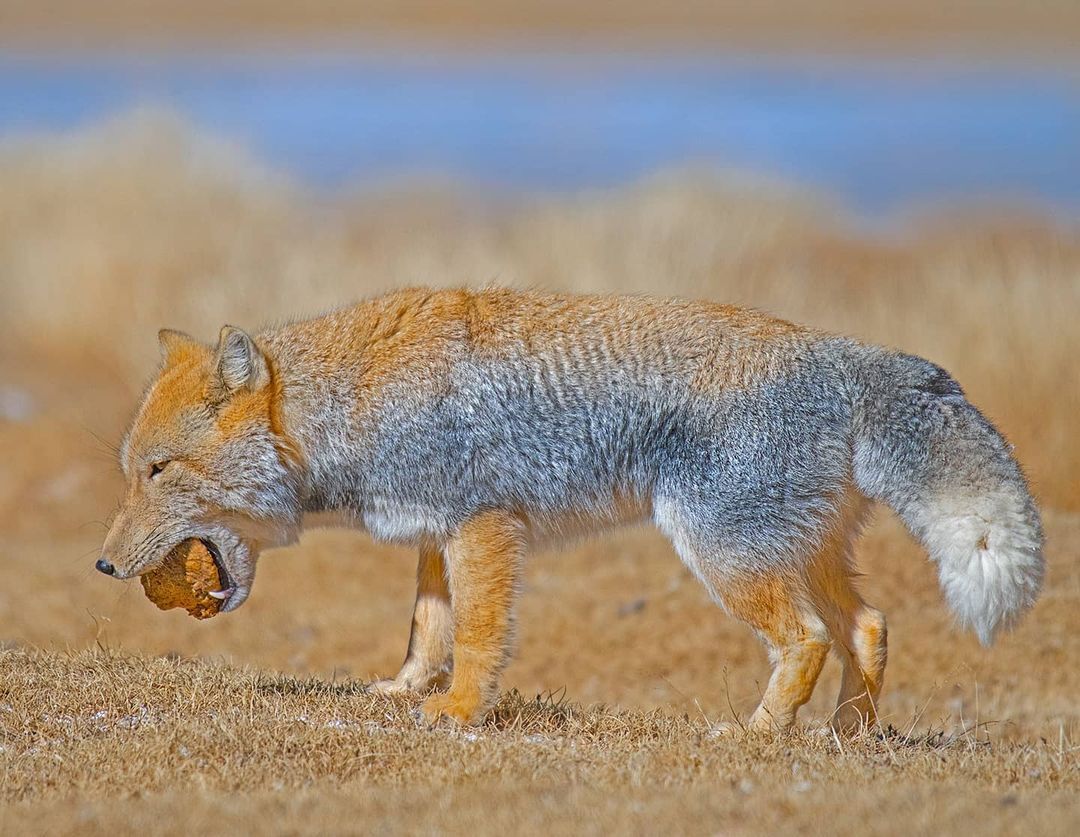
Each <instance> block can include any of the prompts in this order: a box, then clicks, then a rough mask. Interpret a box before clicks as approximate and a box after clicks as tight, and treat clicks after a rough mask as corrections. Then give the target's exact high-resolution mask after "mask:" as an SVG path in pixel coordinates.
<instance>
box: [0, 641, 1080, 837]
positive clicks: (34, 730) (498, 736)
mask: <svg viewBox="0 0 1080 837" xmlns="http://www.w3.org/2000/svg"><path fill="white" fill-rule="evenodd" d="M0 682H2V683H3V684H4V686H3V687H2V688H0V700H2V701H3V702H2V703H0V731H2V735H3V737H2V739H0V740H2V746H3V752H2V753H0V763H2V765H3V776H4V782H3V786H2V788H0V793H2V798H3V799H4V801H6V802H14V803H18V804H16V805H15V806H13V807H11V808H8V809H7V811H6V813H4V814H0V827H4V830H5V831H7V830H8V829H14V828H18V829H20V830H21V829H26V828H32V829H33V830H37V831H41V832H49V833H55V831H56V830H57V829H64V828H67V829H71V830H75V829H78V830H79V832H80V833H85V831H86V830H89V831H90V832H92V833H114V830H116V829H119V830H121V831H138V830H140V829H141V828H149V829H150V830H153V831H164V832H166V833H174V832H175V833H190V832H191V830H194V828H196V827H199V826H206V827H210V826H213V827H215V829H220V828H222V827H226V828H228V827H234V828H238V829H240V830H247V829H248V828H250V827H251V824H252V822H253V821H255V822H263V823H266V822H273V823H274V824H275V825H276V826H277V827H279V828H281V829H283V830H288V831H297V832H306V833H326V832H327V831H355V830H365V831H367V830H372V831H379V832H390V833H398V832H402V831H425V830H438V831H444V830H445V831H453V832H457V831H459V830H466V829H467V830H468V831H471V832H473V833H482V834H488V833H505V831H506V830H507V829H512V830H513V831H515V832H518V833H521V832H522V831H531V830H537V831H539V830H540V829H541V828H543V829H545V830H557V831H560V830H572V831H575V832H584V833H597V834H607V833H611V832H612V831H613V830H615V829H618V830H623V829H626V830H631V829H632V830H640V831H645V830H651V829H652V828H654V827H656V826H658V825H659V824H660V823H662V822H665V821H666V823H667V824H668V825H669V826H673V827H674V829H675V830H676V831H678V832H680V833H683V832H685V833H702V834H704V833H713V832H715V831H716V830H717V828H718V827H719V826H722V825H724V826H727V827H728V828H732V827H734V828H738V829H740V830H754V831H756V830H759V829H768V828H774V827H779V826H784V827H786V828H789V829H791V828H792V827H793V826H794V827H797V828H799V829H800V830H803V829H805V830H809V831H819V830H821V828H820V826H821V822H822V819H821V818H827V821H828V822H829V827H830V829H835V830H837V831H845V830H848V829H853V830H858V831H862V830H864V829H865V827H866V825H867V824H868V823H873V824H874V825H875V826H878V827H879V828H877V830H880V831H883V832H887V833H905V834H910V833H912V832H913V831H914V832H916V833H917V832H919V831H937V830H939V829H941V828H943V827H944V828H950V827H951V828H956V827H958V826H961V825H962V824H964V822H965V821H969V820H972V819H974V820H975V821H976V823H977V824H976V825H975V827H974V829H973V830H974V832H975V833H1005V832H1007V831H1008V830H1011V829H1013V828H1017V827H1019V826H1021V825H1023V826H1025V827H1027V828H1034V829H1035V830H1036V833H1048V832H1049V831H1053V830H1060V831H1062V832H1063V833H1064V827H1065V826H1067V824H1068V823H1069V821H1070V820H1073V821H1075V818H1076V817H1077V816H1080V801H1078V798H1077V796H1076V791H1078V790H1080V748H1078V747H1073V746H1072V745H1071V742H1069V741H1066V740H1060V741H1053V742H1037V743H1033V744H1007V745H997V746H992V745H990V744H987V743H986V742H985V741H984V740H983V736H982V733H981V731H979V730H972V731H971V732H969V733H966V734H957V735H953V736H946V735H943V734H941V733H932V734H928V735H927V734H922V735H917V736H912V737H909V736H907V735H905V734H903V733H902V732H893V731H890V732H889V733H888V734H886V735H884V736H882V735H875V734H869V733H867V734H864V735H863V736H861V737H860V738H858V739H857V740H854V741H846V742H845V741H840V740H839V739H834V738H831V737H827V736H824V735H820V734H814V733H807V734H799V735H796V736H794V737H791V738H787V739H754V738H735V739H720V738H717V737H716V736H715V734H713V732H712V730H711V728H710V726H709V725H708V724H707V723H706V722H705V720H704V719H702V718H700V717H697V718H690V717H676V716H671V715H665V714H661V713H656V712H654V713H644V712H640V711H614V710H606V709H603V708H595V707H594V708H581V707H578V706H575V705H574V704H572V703H568V702H566V701H564V700H561V699H552V698H551V697H537V698H535V699H532V700H529V699H526V698H523V697H522V696H520V695H518V694H517V693H513V694H508V695H506V696H504V698H503V699H502V701H501V702H500V704H499V706H498V707H497V709H496V711H495V713H494V716H493V717H492V718H491V720H490V721H489V722H488V723H487V724H485V725H484V726H483V727H482V728H479V729H477V730H475V731H468V732H462V731H455V730H427V729H425V728H423V727H422V726H421V725H420V724H419V723H418V721H417V717H416V712H415V710H414V708H413V706H412V705H411V704H410V703H409V702H406V701H403V700H391V699H388V698H384V697H378V696H373V695H369V694H367V693H365V692H364V691H363V689H362V687H360V686H359V685H358V684H355V683H341V684H336V683H329V682H326V681H323V680H314V679H294V678H290V677H283V676H277V675H267V674H264V673H259V672H255V671H251V670H244V669H234V668H229V667H227V666H224V665H219V664H214V663H208V662H205V661H189V660H179V661H176V660H165V659H146V658H133V657H127V656H119V655H115V654H110V653H101V652H83V653H81V654H63V655H58V654H48V653H43V652H23V651H6V652H3V654H2V655H0ZM57 683H63V684H65V686H66V687H67V688H64V689H57V688H56V684H57ZM972 788H975V789H977V790H976V792H975V793H971V790H972ZM957 791H963V792H964V796H963V798H962V800H961V801H959V802H958V801H957V799H956V798H955V796H956V793H957ZM841 794H842V795H845V796H856V797H858V798H860V799H861V804H859V805H856V806H844V805H837V804H836V797H837V796H838V795H841ZM43 799H44V800H45V801H44V802H42V800H43ZM523 799H526V800H528V801H529V804H528V805H522V800H523ZM268 807H269V808H270V809H271V811H272V815H273V817H274V818H273V820H270V819H269V818H268V816H267V815H268V811H267V808H268ZM988 811H990V812H995V816H993V817H988V816H987V813H988ZM73 815H75V821H74V822H73V818H72V816H73ZM901 818H902V819H901ZM5 821H6V822H5ZM163 822H164V823H166V824H165V827H164V828H162V827H161V826H162V823H163ZM170 822H171V823H172V825H170V824H169V823H170ZM181 823H182V824H181Z"/></svg>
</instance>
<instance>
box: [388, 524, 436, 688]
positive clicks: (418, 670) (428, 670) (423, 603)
mask: <svg viewBox="0 0 1080 837" xmlns="http://www.w3.org/2000/svg"><path fill="white" fill-rule="evenodd" d="M453 651H454V614H453V610H452V608H451V603H450V586H449V583H448V581H447V575H446V560H445V558H444V556H443V552H442V550H441V549H440V548H439V547H437V546H436V545H434V544H425V545H424V546H422V547H421V548H420V559H419V562H418V564H417V568H416V605H415V607H414V608H413V620H412V632H411V633H410V634H409V650H408V652H407V653H406V655H405V662H404V663H403V664H402V666H401V670H400V671H399V672H398V673H397V676H396V677H395V678H394V679H393V680H379V681H378V682H376V683H373V684H372V688H373V689H375V690H376V691H380V692H386V693H392V692H427V691H430V690H431V689H432V688H445V687H446V686H447V685H448V683H449V680H450V673H451V671H452V668H453Z"/></svg>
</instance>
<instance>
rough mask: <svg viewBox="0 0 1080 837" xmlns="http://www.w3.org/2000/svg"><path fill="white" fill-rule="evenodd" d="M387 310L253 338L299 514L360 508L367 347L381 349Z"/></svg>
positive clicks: (361, 310) (377, 306)
mask: <svg viewBox="0 0 1080 837" xmlns="http://www.w3.org/2000/svg"><path fill="white" fill-rule="evenodd" d="M386 308H387V305H386V298H380V299H376V300H372V301H369V302H367V303H362V304H360V305H358V306H356V307H354V308H351V309H347V310H344V311H335V312H332V313H330V314H327V315H325V316H323V317H319V318H316V319H313V320H306V321H302V322H298V323H292V324H290V325H287V326H285V327H283V328H280V329H276V330H274V331H270V332H266V333H264V334H261V335H259V342H260V344H261V345H262V346H263V347H264V349H265V350H266V352H267V354H268V356H269V358H270V360H271V367H272V376H273V379H274V387H275V392H274V407H273V408H272V410H271V415H272V416H273V415H275V414H276V415H277V416H278V422H277V424H278V426H276V427H275V428H274V430H275V433H276V434H277V435H278V437H279V438H280V439H281V440H282V448H283V451H284V456H283V459H285V460H287V461H291V462H292V463H294V466H293V467H295V473H296V474H297V476H298V482H299V491H298V495H299V500H300V506H301V510H302V511H303V512H321V511H348V512H358V511H360V508H361V507H362V505H363V501H362V497H361V492H362V490H363V488H362V487H363V482H364V478H363V469H362V468H361V467H360V460H361V459H362V456H361V452H362V451H363V449H364V447H365V434H364V431H363V422H364V415H365V405H366V403H367V402H368V401H369V399H370V398H371V394H372V388H373V387H372V383H371V381H370V380H369V378H370V375H369V371H370V369H371V367H372V365H373V364H372V360H371V355H372V347H373V346H374V345H375V344H385V342H386V340H385V338H386V332H387V330H388V326H387V320H388V314H387V312H386V310H385V309H386ZM395 316H398V315H396V314H395ZM385 353H386V352H385V345H384V346H383V349H382V354H384V355H385ZM287 467H288V466H287Z"/></svg>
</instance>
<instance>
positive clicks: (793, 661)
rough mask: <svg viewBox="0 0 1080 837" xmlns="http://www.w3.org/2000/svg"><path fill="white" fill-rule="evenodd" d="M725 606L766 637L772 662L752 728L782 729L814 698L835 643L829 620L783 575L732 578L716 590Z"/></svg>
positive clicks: (782, 730)
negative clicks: (832, 642) (810, 604)
mask: <svg viewBox="0 0 1080 837" xmlns="http://www.w3.org/2000/svg"><path fill="white" fill-rule="evenodd" d="M717 592H718V593H719V597H720V599H721V601H722V602H723V604H724V606H725V608H726V609H727V610H728V612H729V613H731V614H732V615H733V616H735V617H736V618H738V619H741V620H742V621H744V622H746V623H747V624H749V625H750V626H751V627H753V628H754V630H755V631H756V632H757V633H758V635H759V636H761V637H762V639H764V640H765V643H766V644H767V646H768V648H769V657H770V659H771V660H772V663H773V671H772V675H771V677H770V678H769V682H768V685H767V686H766V687H765V692H764V694H763V695H762V696H761V703H760V704H759V706H758V707H757V709H755V710H754V712H753V714H752V715H751V716H750V721H749V723H748V725H747V728H748V729H749V730H750V731H753V732H784V731H786V730H788V729H790V728H791V726H792V724H794V723H795V714H796V713H797V712H798V711H799V707H800V706H802V705H803V704H804V703H806V702H807V701H808V700H809V699H810V695H811V694H812V693H813V691H814V686H815V685H816V684H817V680H818V676H819V675H820V674H821V668H822V666H823V665H824V663H825V658H826V657H827V656H828V653H829V647H830V645H831V642H830V638H829V633H828V629H827V628H826V626H825V624H824V623H823V622H822V621H821V620H820V619H819V618H818V617H817V615H816V614H814V613H813V612H812V611H810V610H809V609H808V608H807V607H805V606H804V605H803V604H802V602H801V601H800V598H801V597H800V596H799V589H798V585H797V584H793V583H792V580H791V579H788V578H785V577H784V576H782V575H779V574H777V575H772V576H765V577H746V576H743V577H741V578H729V579H727V580H726V581H725V582H724V584H723V586H722V588H720V589H718V591H717Z"/></svg>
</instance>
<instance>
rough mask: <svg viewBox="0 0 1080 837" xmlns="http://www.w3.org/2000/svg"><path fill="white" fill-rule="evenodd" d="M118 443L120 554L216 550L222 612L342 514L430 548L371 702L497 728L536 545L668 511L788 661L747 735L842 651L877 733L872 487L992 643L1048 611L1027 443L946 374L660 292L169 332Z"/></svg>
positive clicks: (844, 719)
mask: <svg viewBox="0 0 1080 837" xmlns="http://www.w3.org/2000/svg"><path fill="white" fill-rule="evenodd" d="M159 342H160V347H161V361H160V368H159V370H158V372H157V374H156V378H155V379H154V380H153V382H152V383H151V384H150V386H149V388H148V389H147V390H146V392H145V395H144V397H143V399H142V401H141V404H140V405H139V406H138V408H137V410H136V412H135V416H134V419H133V421H132V422H131V425H130V427H129V429H128V431H127V432H126V434H125V436H124V438H123V442H122V444H121V446H120V456H119V459H120V466H121V469H122V471H123V474H124V476H125V479H126V492H125V494H124V496H123V499H122V501H121V503H120V506H119V509H118V511H117V514H116V516H115V518H114V520H113V522H112V524H111V527H110V529H109V532H108V534H107V536H106V539H105V542H104V546H103V551H102V554H101V557H100V558H99V559H98V560H97V564H96V566H97V569H98V570H100V571H101V572H103V573H105V574H106V575H110V576H113V577H115V578H118V579H129V578H133V577H135V576H138V575H140V574H143V573H146V572H148V571H150V570H152V569H154V568H155V567H157V566H158V565H160V564H161V562H162V561H163V560H164V558H165V556H166V555H167V554H168V553H169V551H170V550H171V549H172V548H174V547H175V546H176V545H178V544H179V543H180V542H182V541H184V540H186V539H189V538H198V539H200V540H202V541H203V542H204V543H205V544H206V545H207V547H208V549H210V551H211V553H212V555H213V556H214V560H215V562H216V563H217V565H218V570H219V574H220V576H221V578H222V590H220V591H217V592H216V596H217V597H218V598H220V599H221V600H222V601H223V606H222V611H223V612H231V611H235V610H236V609H237V608H239V607H240V606H241V605H242V604H243V603H244V601H245V600H246V599H247V598H248V596H249V594H250V592H251V589H252V584H253V582H254V578H255V571H256V564H257V561H258V559H259V556H260V554H261V553H262V552H263V551H264V550H266V549H268V548H271V547H277V546H282V545H287V544H291V543H295V542H296V541H297V540H298V538H299V535H300V532H301V530H302V528H303V523H304V519H305V516H306V515H307V514H309V513H313V512H324V511H336V512H342V513H344V514H345V515H346V517H347V519H348V520H350V521H351V522H352V523H353V524H354V525H355V526H356V527H358V528H360V529H362V530H364V531H366V532H367V533H369V534H370V535H371V536H372V537H373V538H374V539H376V540H380V541H388V542H393V543H399V544H406V545H411V546H412V547H415V548H416V550H417V552H418V556H419V558H418V565H417V574H416V603H415V607H414V612H413V618H412V627H411V633H410V637H409V642H408V648H407V652H406V655H405V660H404V662H403V664H402V666H401V668H400V671H398V673H397V675H396V676H395V677H393V678H392V679H387V680H379V681H376V682H374V683H373V684H371V688H372V689H374V690H376V691H379V692H386V693H398V692H406V693H416V694H418V695H421V696H424V700H423V701H422V703H421V705H420V709H421V711H422V713H423V716H424V717H425V718H426V719H427V721H428V722H429V723H431V724H433V725H434V724H438V723H440V721H441V720H443V719H445V720H446V721H447V722H448V723H457V724H461V725H474V724H478V723H481V722H482V721H483V720H484V719H485V717H486V716H487V714H488V713H489V711H490V710H491V708H492V706H493V705H494V704H495V702H496V700H497V698H498V695H499V683H500V678H501V675H502V673H503V670H504V669H505V667H506V665H507V663H508V661H509V659H510V657H511V652H512V648H513V636H514V629H515V603H516V600H517V598H518V594H519V590H520V588H521V582H522V573H523V567H524V564H525V561H526V558H527V556H528V555H529V554H530V553H531V552H532V551H534V550H536V549H537V548H539V547H551V546H558V545H559V544H560V543H566V542H567V541H569V540H572V539H578V538H581V537H585V536H589V535H593V534H597V533H601V532H604V531H607V530H610V529H613V528H616V527H621V526H629V525H636V524H643V523H651V524H652V525H654V526H655V527H657V528H658V529H659V530H660V531H661V532H662V533H663V534H664V535H665V536H666V537H667V539H668V540H669V541H670V542H671V544H672V545H673V547H674V551H675V552H676V553H677V554H678V556H679V557H680V558H681V560H682V561H683V563H684V564H685V565H686V567H687V568H688V569H689V571H690V572H691V573H692V575H693V576H694V577H696V579H697V580H698V581H699V582H700V583H701V584H702V585H703V586H704V587H705V589H706V590H707V591H708V593H709V595H710V596H711V597H712V599H714V600H715V601H716V602H717V603H718V604H719V605H720V606H721V607H722V608H723V609H724V610H726V611H727V612H728V613H729V614H731V615H732V616H734V617H735V618H737V619H739V620H741V621H743V622H745V623H747V624H748V625H749V626H750V627H751V628H752V629H753V630H754V631H755V632H756V633H757V634H758V636H759V637H760V638H761V639H762V640H763V642H764V644H765V645H766V647H767V650H768V654H769V657H770V660H771V663H772V674H771V677H770V679H769V680H768V684H767V686H766V688H765V689H764V693H763V694H762V696H761V699H760V704H759V705H758V706H757V708H756V709H755V710H754V711H753V713H752V714H751V715H750V716H749V721H748V723H747V724H746V725H745V726H746V729H748V730H750V731H756V732H769V731H771V732H773V733H782V732H784V731H786V730H788V729H790V728H791V727H792V725H793V724H794V722H795V716H796V713H797V711H798V709H799V708H800V707H801V706H802V705H803V704H805V703H806V701H807V700H808V699H809V698H810V696H811V693H812V691H813V689H814V686H815V684H816V681H817V679H818V675H819V673H820V672H821V669H822V665H823V663H824V661H825V659H826V657H827V656H828V654H829V653H830V651H832V652H834V653H835V654H836V655H837V656H838V657H839V659H840V662H841V664H842V668H843V673H842V681H841V686H840V693H839V696H838V699H837V702H836V709H835V711H834V713H833V715H832V717H831V724H832V725H833V727H834V728H836V729H838V730H844V731H848V732H850V731H851V730H856V729H859V728H866V725H868V724H874V723H879V722H880V719H879V717H878V715H877V705H878V700H879V695H880V693H881V689H882V685H883V681H884V674H885V665H886V656H887V631H886V621H885V616H884V614H883V613H882V612H880V611H879V610H877V609H876V608H874V607H872V606H870V605H869V604H867V603H866V602H865V601H864V600H863V598H862V597H861V595H860V593H859V590H858V584H857V583H856V582H857V576H858V572H857V570H856V565H855V561H854V545H855V542H856V539H857V537H858V535H859V533H860V530H861V529H862V527H863V525H864V523H865V521H866V519H867V515H868V512H869V509H870V507H871V506H872V504H874V503H884V504H885V505H886V506H888V507H890V508H892V509H893V510H894V511H895V512H896V513H897V514H898V515H899V517H900V519H901V520H902V521H903V522H904V524H905V525H906V527H907V529H908V530H909V531H910V533H911V534H912V535H913V536H914V537H915V538H916V539H917V540H918V541H919V542H920V543H921V544H922V546H923V547H924V548H925V550H926V552H927V553H928V555H929V558H930V559H931V560H932V561H933V562H934V563H936V565H937V573H938V576H939V580H940V586H941V588H942V591H943V595H944V598H945V600H946V601H947V603H948V605H949V606H950V608H951V610H952V611H953V613H954V614H955V616H956V618H957V621H958V622H959V623H960V625H962V626H965V627H968V628H970V629H972V630H974V632H975V633H976V635H977V636H978V638H979V639H980V640H981V641H982V643H984V644H986V645H989V644H990V643H992V642H993V640H994V638H995V636H996V635H997V634H998V632H999V631H1000V630H1002V629H1005V628H1008V627H1011V626H1012V625H1014V624H1015V623H1016V621H1017V619H1018V618H1019V617H1020V616H1021V615H1022V614H1023V613H1024V612H1025V611H1027V610H1028V609H1029V608H1031V607H1032V605H1033V604H1034V603H1035V601H1036V599H1037V597H1038V595H1039V592H1040V589H1041V586H1042V580H1043V575H1044V560H1043V549H1042V548H1043V534H1042V525H1041V521H1040V516H1039V511H1038V509H1037V507H1036V503H1035V501H1034V499H1033V498H1032V494H1031V491H1030V490H1029V487H1028V483H1027V481H1026V479H1025V477H1024V475H1023V473H1022V471H1021V468H1020V466H1019V464H1018V463H1017V461H1016V459H1015V457H1014V455H1013V453H1012V449H1011V447H1010V445H1009V444H1008V443H1007V442H1006V440H1005V438H1004V437H1003V436H1002V434H1001V433H999V432H998V431H997V430H996V429H995V427H994V426H993V425H992V424H991V423H990V421H989V420H988V419H987V418H986V417H985V416H984V415H983V414H982V413H981V412H980V411H979V410H978V409H977V408H976V407H975V406H973V405H972V404H971V403H970V402H969V401H968V400H967V398H966V397H965V395H964V393H963V391H962V390H961V388H960V386H959V385H958V384H957V383H956V381H955V380H954V379H953V378H952V377H951V376H950V375H949V374H948V373H947V372H946V371H945V370H944V369H942V368H941V367H939V366H937V365H935V364H933V363H931V362H930V361H927V360H924V359H922V358H920V357H917V356H914V355H910V354H905V353H902V352H899V351H895V350H890V349H886V348H882V347H879V346H874V345H869V344H866V343H862V342H859V341H856V340H854V339H851V338H847V337H843V336H837V335H833V334H830V333H826V332H822V331H818V330H815V329H812V328H808V327H803V326H799V325H795V324H793V323H790V322H787V321H785V320H782V319H778V318H775V317H772V316H769V315H767V314H765V313H761V312H758V311H756V310H752V309H745V308H739V307H734V306H730V305H724V304H719V303H712V302H701V301H691V300H685V299H663V298H658V297H652V296H646V295H574V294H563V293H548V292H542V291H537V290H531V291H526V290H512V289H507V288H498V287H490V288H484V289H467V288H461V289H450V290H433V289H428V288H408V289H403V290H397V291H393V292H390V293H386V294H384V295H381V296H375V297H372V298H369V299H366V300H364V301H362V302H359V303H357V304H355V305H352V306H351V307H343V308H340V309H337V310H333V311H331V312H329V313H326V314H324V315H322V316H318V317H315V318H312V319H301V320H296V321H292V322H286V323H284V324H279V325H277V326H275V327H271V328H267V329H265V330H262V331H259V332H258V333H256V334H254V335H252V334H249V333H248V332H246V331H244V330H242V329H240V328H238V327H235V326H229V325H226V326H224V327H223V328H222V329H221V331H220V333H219V335H218V339H217V342H216V344H212V343H202V342H199V341H198V340H196V339H195V338H193V337H191V336H188V335H186V334H184V333H181V332H178V331H173V330H168V329H163V330H162V331H161V332H160V333H159Z"/></svg>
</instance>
